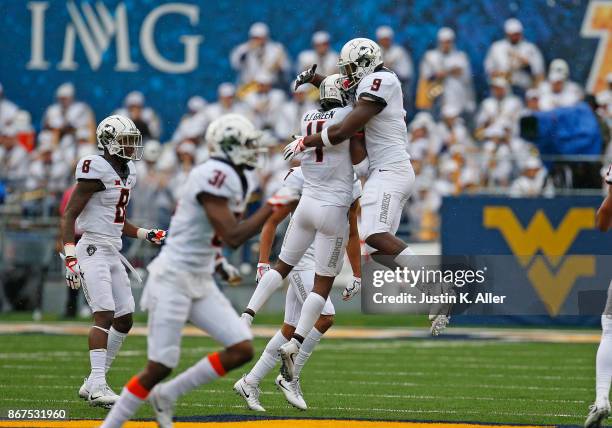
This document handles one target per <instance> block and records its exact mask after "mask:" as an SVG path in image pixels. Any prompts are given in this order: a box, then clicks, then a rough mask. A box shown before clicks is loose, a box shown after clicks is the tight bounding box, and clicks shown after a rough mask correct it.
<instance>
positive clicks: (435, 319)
mask: <svg viewBox="0 0 612 428" xmlns="http://www.w3.org/2000/svg"><path fill="white" fill-rule="evenodd" d="M430 321H431V328H430V329H429V332H430V333H431V335H432V336H438V335H439V334H440V333H442V331H443V330H444V329H445V328H446V327H447V326H448V324H449V323H450V317H449V316H446V315H435V316H430Z"/></svg>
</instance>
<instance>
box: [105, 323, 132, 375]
mask: <svg viewBox="0 0 612 428" xmlns="http://www.w3.org/2000/svg"><path fill="white" fill-rule="evenodd" d="M126 336H127V333H121V332H118V331H117V330H115V329H114V328H113V327H111V328H110V330H109V331H108V340H107V341H106V363H105V369H106V371H107V372H108V369H110V366H111V364H113V361H114V360H115V356H117V353H118V352H119V349H121V345H122V344H123V341H124V340H125V337H126Z"/></svg>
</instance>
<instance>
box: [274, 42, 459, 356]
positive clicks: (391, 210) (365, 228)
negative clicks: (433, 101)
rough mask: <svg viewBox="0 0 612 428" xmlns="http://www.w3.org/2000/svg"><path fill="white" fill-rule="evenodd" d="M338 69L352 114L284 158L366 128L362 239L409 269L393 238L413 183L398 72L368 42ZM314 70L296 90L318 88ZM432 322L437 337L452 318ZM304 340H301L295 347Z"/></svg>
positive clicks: (404, 249)
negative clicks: (350, 96)
mask: <svg viewBox="0 0 612 428" xmlns="http://www.w3.org/2000/svg"><path fill="white" fill-rule="evenodd" d="M338 66H339V68H340V73H341V74H342V87H343V89H344V90H346V91H349V92H351V93H353V92H354V96H355V99H356V100H355V104H354V107H353V110H352V111H351V112H350V113H349V114H348V115H346V117H345V118H344V119H343V120H342V121H341V122H340V123H336V124H334V125H333V126H330V127H328V128H326V129H323V130H322V132H318V133H316V134H310V135H305V136H302V137H299V138H297V139H296V140H295V141H293V142H291V143H290V144H289V145H287V147H286V148H285V151H284V153H285V158H286V159H292V158H293V157H294V156H295V155H296V154H298V153H300V152H302V151H304V150H306V149H307V148H309V147H314V148H316V149H322V148H329V147H333V146H335V145H337V144H341V143H342V142H343V141H344V140H345V139H346V138H349V137H350V136H351V135H354V134H355V132H357V131H360V130H361V129H365V134H366V137H367V138H366V140H367V141H366V148H367V151H368V161H369V167H368V168H369V175H368V178H367V180H366V182H365V184H364V188H363V196H362V198H361V206H362V209H361V225H360V226H361V232H362V236H363V237H364V238H365V242H366V248H367V250H368V253H369V254H370V255H372V257H373V258H374V259H375V260H377V261H380V262H382V263H383V264H386V265H391V267H395V266H400V267H409V266H410V261H411V257H410V256H412V255H413V254H414V253H413V252H412V250H410V248H408V246H407V245H406V243H405V242H403V241H402V240H401V239H399V238H397V237H396V236H395V233H396V232H397V229H398V226H399V222H400V218H401V214H402V210H403V207H404V205H405V203H406V201H407V200H408V198H409V197H410V195H411V193H412V190H413V185H414V181H415V175H414V170H413V169H412V165H411V164H410V156H409V155H408V153H407V151H406V147H407V139H408V132H407V129H406V122H405V115H406V112H405V110H404V107H403V95H402V87H401V83H400V81H399V79H398V77H397V76H396V75H395V73H393V72H392V71H391V70H389V69H387V68H385V66H384V64H383V60H382V54H381V50H380V47H379V46H378V45H377V44H376V43H375V42H373V41H372V40H369V39H365V38H357V39H353V40H350V41H349V42H347V43H346V44H345V45H344V47H343V48H342V50H341V52H340V60H339V62H338ZM315 70H316V65H314V66H313V67H311V68H310V70H307V71H305V72H303V73H301V74H300V75H299V76H298V80H297V82H296V86H297V85H300V84H302V83H307V82H309V83H312V84H313V85H315V86H318V85H319V84H320V82H321V81H322V79H323V76H320V75H318V74H315ZM379 256H383V257H379ZM384 256H386V257H384ZM391 258H392V259H393V260H392V261H391V260H389V259H391ZM313 299H316V297H313ZM304 306H305V307H306V306H307V305H306V304H305V305H304ZM308 306H309V305H308ZM315 315H316V314H315ZM309 318H310V317H309ZM430 320H431V323H432V325H431V332H432V334H433V335H437V334H439V333H440V331H442V330H443V329H444V328H445V327H446V325H447V324H448V321H449V317H448V313H442V314H437V313H436V314H431V315H430ZM308 325H310V323H308ZM306 327H307V326H306ZM300 340H301V338H300V337H299V335H298V337H296V342H297V343H299V341H300ZM294 344H295V343H294ZM294 348H296V347H295V346H294Z"/></svg>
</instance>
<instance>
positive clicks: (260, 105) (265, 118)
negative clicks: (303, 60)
mask: <svg viewBox="0 0 612 428" xmlns="http://www.w3.org/2000/svg"><path fill="white" fill-rule="evenodd" d="M255 82H256V83H257V88H256V89H255V91H253V92H251V93H250V94H249V95H248V96H247V97H246V98H245V103H246V105H247V106H248V107H249V109H250V110H251V112H252V114H253V120H254V122H253V123H254V124H255V127H257V128H258V129H261V130H266V129H274V127H275V125H276V122H277V119H278V114H279V112H280V108H281V106H282V105H283V103H284V102H285V93H284V92H283V91H281V90H280V89H275V88H273V87H272V82H273V80H272V76H270V74H268V73H266V72H260V73H259V74H258V75H257V76H256V77H255Z"/></svg>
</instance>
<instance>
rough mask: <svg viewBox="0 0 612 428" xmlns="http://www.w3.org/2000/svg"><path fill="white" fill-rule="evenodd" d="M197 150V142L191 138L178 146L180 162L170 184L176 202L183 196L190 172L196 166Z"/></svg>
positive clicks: (177, 154)
mask: <svg viewBox="0 0 612 428" xmlns="http://www.w3.org/2000/svg"><path fill="white" fill-rule="evenodd" d="M196 150H197V146H196V144H195V143H194V142H193V141H189V140H185V141H183V142H181V143H180V144H179V145H178V146H177V148H176V156H177V158H178V164H177V167H176V170H175V172H174V175H173V176H172V178H171V179H170V183H169V186H168V187H169V188H170V189H171V191H172V197H173V199H174V201H175V203H176V202H177V201H178V200H179V199H180V198H181V195H182V194H183V190H184V188H185V184H186V183H187V178H188V177H189V173H190V172H191V170H192V169H193V167H194V166H195V158H196Z"/></svg>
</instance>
